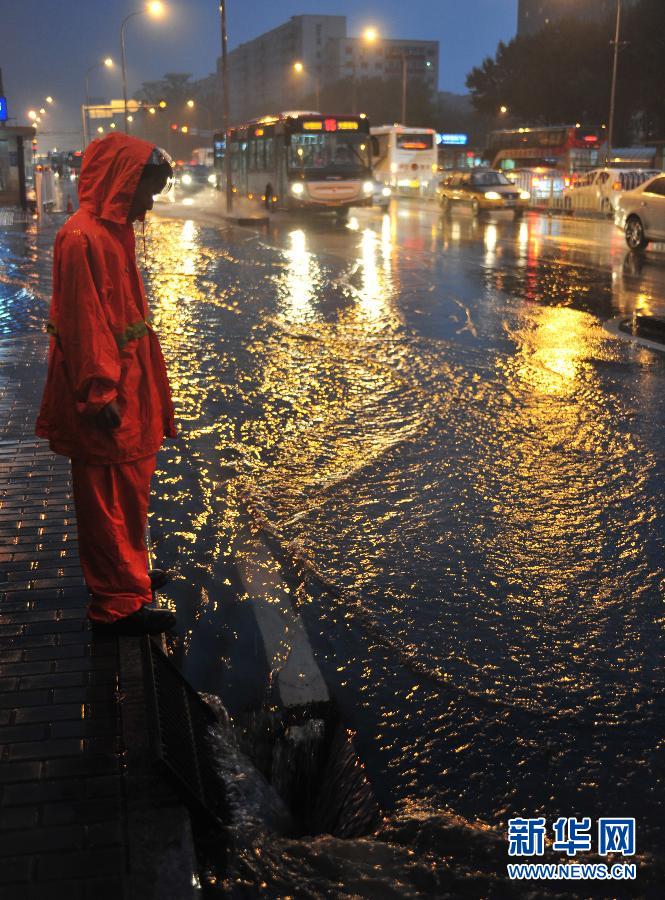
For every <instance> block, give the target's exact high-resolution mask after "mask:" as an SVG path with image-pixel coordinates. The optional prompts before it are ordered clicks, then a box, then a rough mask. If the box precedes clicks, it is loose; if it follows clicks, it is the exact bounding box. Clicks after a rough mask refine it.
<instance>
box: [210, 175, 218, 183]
mask: <svg viewBox="0 0 665 900" xmlns="http://www.w3.org/2000/svg"><path fill="white" fill-rule="evenodd" d="M216 183H217V176H216V175H208V184H216Z"/></svg>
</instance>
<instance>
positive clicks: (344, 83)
mask: <svg viewBox="0 0 665 900" xmlns="http://www.w3.org/2000/svg"><path fill="white" fill-rule="evenodd" d="M354 93H355V96H356V104H355V106H356V110H357V111H358V112H363V113H365V115H366V116H367V117H368V118H369V120H370V122H371V123H372V124H373V125H385V124H392V123H393V122H399V121H400V119H401V117H402V80H401V78H359V79H358V80H357V82H356V85H355V90H354V85H353V80H352V79H351V78H342V79H340V80H339V81H336V82H333V83H332V84H324V85H321V91H320V97H319V106H320V108H321V109H322V110H323V111H326V112H334V113H347V114H349V113H351V111H352V106H353V101H352V98H353V96H354ZM302 104H303V106H304V108H307V109H316V95H315V94H313V93H310V94H308V95H307V96H305V97H303V100H302ZM406 115H407V124H408V125H417V126H418V125H420V126H423V127H429V126H430V125H431V124H432V123H433V122H434V121H435V119H436V100H435V98H433V97H432V94H431V91H430V89H429V88H428V87H427V85H426V83H425V82H424V81H423V80H422V79H421V78H410V79H409V80H408V82H407V91H406Z"/></svg>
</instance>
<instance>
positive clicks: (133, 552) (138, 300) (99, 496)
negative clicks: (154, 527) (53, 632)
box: [37, 134, 175, 634]
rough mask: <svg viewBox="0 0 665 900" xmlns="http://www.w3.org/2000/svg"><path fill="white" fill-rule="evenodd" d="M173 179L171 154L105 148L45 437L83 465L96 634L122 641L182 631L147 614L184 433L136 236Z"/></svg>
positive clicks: (91, 191)
mask: <svg viewBox="0 0 665 900" xmlns="http://www.w3.org/2000/svg"><path fill="white" fill-rule="evenodd" d="M171 175H172V169H171V166H170V162H169V160H168V157H167V156H166V154H164V153H163V151H160V150H159V149H158V148H156V147H155V146H154V145H153V144H150V143H148V142H147V141H142V140H138V139H137V138H133V137H129V136H127V135H124V134H112V135H108V136H107V137H105V138H102V139H100V140H96V141H93V142H92V143H91V144H90V146H89V147H88V149H87V150H86V152H85V156H84V158H83V165H82V166H81V175H80V179H79V210H78V211H77V212H76V213H75V214H74V215H73V216H72V217H71V218H70V219H69V220H68V221H67V222H66V224H65V225H64V226H63V227H62V228H61V229H60V231H59V232H58V235H57V237H56V241H55V250H54V259H53V299H52V303H51V311H50V322H49V325H48V331H49V333H50V335H51V346H50V352H49V364H48V375H47V379H46V387H45V390H44V396H43V399H42V404H41V409H40V412H39V417H38V419H37V434H38V435H39V436H40V437H44V438H47V439H48V441H49V444H50V446H51V449H52V450H53V451H54V452H55V453H60V454H63V455H64V456H68V457H69V458H70V459H71V465H72V484H73V491H74V505H75V507H76V517H77V523H78V538H79V557H80V560H81V566H82V569H83V575H84V577H85V581H86V584H87V586H88V589H89V591H90V595H91V598H90V604H89V606H88V617H89V618H90V619H91V620H92V623H93V627H95V629H99V630H102V631H104V632H110V633H118V634H159V633H161V632H162V631H165V630H167V629H169V628H171V627H173V625H174V624H175V616H174V615H173V613H171V612H169V611H168V610H164V609H155V608H153V609H149V608H148V606H147V604H149V603H151V602H152V590H151V587H152V584H151V577H150V573H149V572H148V555H147V551H146V546H145V527H146V522H147V515H148V499H149V493H150V479H151V477H152V474H153V472H154V470H155V459H156V453H157V450H158V449H159V447H160V446H161V444H162V441H163V439H164V436H165V435H166V436H169V437H174V436H175V426H174V421H173V406H172V403H171V393H170V390H169V384H168V379H167V375H166V368H165V365H164V358H163V356H162V352H161V349H160V346H159V341H158V339H157V336H156V335H155V333H154V331H153V330H152V329H151V327H150V325H149V324H148V308H147V304H146V299H145V293H144V290H143V283H142V281H141V276H140V275H139V272H138V269H137V267H136V256H135V246H134V245H135V239H134V229H133V227H132V223H133V222H135V221H137V220H141V221H142V220H143V219H144V217H145V214H146V212H147V211H148V210H149V209H152V204H153V195H155V194H158V193H160V191H162V190H163V189H164V187H165V186H166V184H167V181H168V180H169V178H170V177H171ZM162 574H163V573H162Z"/></svg>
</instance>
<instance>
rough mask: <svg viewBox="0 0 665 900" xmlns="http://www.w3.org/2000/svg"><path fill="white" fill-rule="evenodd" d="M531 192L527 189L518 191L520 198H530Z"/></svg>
mask: <svg viewBox="0 0 665 900" xmlns="http://www.w3.org/2000/svg"><path fill="white" fill-rule="evenodd" d="M530 199H531V194H530V193H529V192H528V191H520V200H530Z"/></svg>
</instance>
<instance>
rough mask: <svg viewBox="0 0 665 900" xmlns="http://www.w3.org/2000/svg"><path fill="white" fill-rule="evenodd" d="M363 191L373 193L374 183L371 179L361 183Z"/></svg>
mask: <svg viewBox="0 0 665 900" xmlns="http://www.w3.org/2000/svg"><path fill="white" fill-rule="evenodd" d="M363 193H365V194H373V193H374V185H373V184H372V182H371V181H366V182H365V183H364V184H363Z"/></svg>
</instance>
